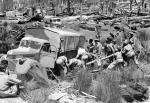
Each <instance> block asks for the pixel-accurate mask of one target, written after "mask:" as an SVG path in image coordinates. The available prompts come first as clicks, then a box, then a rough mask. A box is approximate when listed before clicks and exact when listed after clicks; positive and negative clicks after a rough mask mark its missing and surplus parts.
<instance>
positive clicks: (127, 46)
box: [124, 44, 134, 56]
mask: <svg viewBox="0 0 150 103" xmlns="http://www.w3.org/2000/svg"><path fill="white" fill-rule="evenodd" d="M124 50H125V51H127V55H128V56H130V55H133V54H134V50H133V48H132V45H130V44H128V45H126V46H125V47H124Z"/></svg>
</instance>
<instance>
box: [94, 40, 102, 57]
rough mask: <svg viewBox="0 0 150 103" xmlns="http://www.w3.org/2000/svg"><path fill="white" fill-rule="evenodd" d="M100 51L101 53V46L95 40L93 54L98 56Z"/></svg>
mask: <svg viewBox="0 0 150 103" xmlns="http://www.w3.org/2000/svg"><path fill="white" fill-rule="evenodd" d="M101 51H102V44H101V43H100V42H99V40H98V39H96V40H95V46H94V51H93V53H94V54H98V55H100V54H101Z"/></svg>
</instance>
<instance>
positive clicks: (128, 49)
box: [122, 42, 139, 65]
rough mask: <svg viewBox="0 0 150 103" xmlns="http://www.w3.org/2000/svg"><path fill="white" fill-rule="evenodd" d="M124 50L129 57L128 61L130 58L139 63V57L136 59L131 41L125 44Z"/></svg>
mask: <svg viewBox="0 0 150 103" xmlns="http://www.w3.org/2000/svg"><path fill="white" fill-rule="evenodd" d="M122 52H123V53H124V55H125V56H126V57H127V59H128V60H127V61H129V59H133V60H134V62H135V64H136V65H138V64H139V63H138V61H137V59H136V55H135V52H134V49H133V47H132V45H131V44H130V43H128V42H127V43H125V44H124V47H123V51H122Z"/></svg>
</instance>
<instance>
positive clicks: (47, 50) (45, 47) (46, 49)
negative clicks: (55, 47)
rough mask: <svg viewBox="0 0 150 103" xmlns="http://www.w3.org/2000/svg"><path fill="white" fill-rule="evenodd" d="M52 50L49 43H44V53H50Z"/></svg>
mask: <svg viewBox="0 0 150 103" xmlns="http://www.w3.org/2000/svg"><path fill="white" fill-rule="evenodd" d="M49 49H50V44H49V43H44V44H43V47H42V51H44V52H49Z"/></svg>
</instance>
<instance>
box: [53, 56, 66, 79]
mask: <svg viewBox="0 0 150 103" xmlns="http://www.w3.org/2000/svg"><path fill="white" fill-rule="evenodd" d="M56 64H57V65H58V67H59V70H60V76H61V77H64V76H65V75H66V74H67V72H68V59H67V57H66V56H60V57H58V59H57V60H56Z"/></svg>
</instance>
